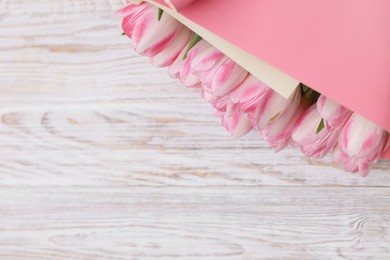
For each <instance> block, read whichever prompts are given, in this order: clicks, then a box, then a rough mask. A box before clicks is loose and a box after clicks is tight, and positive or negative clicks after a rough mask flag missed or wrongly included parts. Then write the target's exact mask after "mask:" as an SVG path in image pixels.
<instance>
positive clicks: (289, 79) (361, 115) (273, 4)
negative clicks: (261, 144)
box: [118, 0, 390, 176]
mask: <svg viewBox="0 0 390 260" xmlns="http://www.w3.org/2000/svg"><path fill="white" fill-rule="evenodd" d="M387 10H390V2H388V1H387V0H378V1H375V3H374V2H368V1H364V2H359V4H358V3H355V2H353V3H352V2H351V1H348V0H342V1H339V0H338V1H335V0H334V1H326V2H318V1H310V0H301V1H298V2H297V1H270V0H247V1H239V0H224V1H218V0H208V1H206V0H175V1H173V0H171V1H168V0H165V1H164V0H155V1H140V0H134V1H131V2H128V5H127V6H126V7H124V8H123V9H121V10H120V11H119V12H118V13H119V14H120V15H121V16H122V17H123V22H122V28H123V31H124V34H126V35H127V36H128V37H130V38H131V39H132V45H133V48H134V50H135V51H136V52H138V53H139V54H141V55H145V56H149V57H150V62H151V63H152V64H153V65H155V66H158V67H168V73H169V74H170V75H171V76H172V77H175V78H178V79H179V80H180V81H181V82H182V83H183V84H184V85H185V86H187V87H191V88H199V89H200V92H201V95H202V97H203V98H204V99H205V100H207V101H209V102H210V103H211V105H212V106H213V107H214V108H215V109H216V114H217V115H218V116H219V117H220V118H221V122H222V125H223V126H224V127H225V128H226V129H227V130H228V131H229V133H230V134H231V135H232V136H234V137H240V136H243V135H245V134H247V133H248V132H249V131H257V132H258V133H259V136H261V137H262V138H264V139H265V140H266V141H267V142H268V143H269V144H270V146H271V147H273V148H274V149H275V150H276V151H279V150H281V149H283V148H284V147H286V146H287V145H292V146H295V147H299V148H300V150H301V151H302V152H303V153H304V154H306V155H308V156H311V157H313V158H322V157H324V156H325V155H327V154H328V153H333V157H334V160H335V161H336V162H339V163H340V164H341V165H342V166H343V167H344V168H345V169H346V170H347V171H350V172H353V173H357V172H358V173H360V174H361V175H363V176H365V175H367V174H368V172H369V170H370V168H371V167H372V166H373V165H374V164H375V163H376V162H378V161H379V160H380V159H381V158H382V157H383V158H388V159H390V149H389V147H390V138H389V131H390V115H389V112H390V48H389V46H390V31H389V30H388V25H389V24H390V16H388V15H387Z"/></svg>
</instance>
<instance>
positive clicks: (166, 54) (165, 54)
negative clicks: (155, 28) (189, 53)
mask: <svg viewBox="0 0 390 260" xmlns="http://www.w3.org/2000/svg"><path fill="white" fill-rule="evenodd" d="M191 36H192V31H191V30H190V29H188V28H187V27H185V26H183V27H182V28H181V29H180V30H179V31H178V32H177V34H176V35H175V37H174V38H173V39H172V41H171V42H170V43H169V45H168V46H167V47H165V49H163V50H162V51H161V52H160V53H158V54H156V55H155V56H152V57H150V58H149V60H150V62H151V63H152V64H153V65H154V66H156V67H167V66H170V65H172V63H173V62H174V61H175V60H176V59H177V57H178V56H179V54H180V52H181V51H182V50H183V49H184V47H185V46H186V45H187V44H188V42H189V41H190V39H191Z"/></svg>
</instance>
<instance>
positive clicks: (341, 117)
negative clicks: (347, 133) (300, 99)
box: [317, 95, 352, 130]
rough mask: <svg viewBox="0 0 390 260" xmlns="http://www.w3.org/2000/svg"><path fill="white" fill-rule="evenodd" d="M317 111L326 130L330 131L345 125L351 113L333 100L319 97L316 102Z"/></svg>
mask: <svg viewBox="0 0 390 260" xmlns="http://www.w3.org/2000/svg"><path fill="white" fill-rule="evenodd" d="M317 109H318V112H319V113H320V115H321V117H322V118H323V120H324V125H325V127H326V129H328V130H332V129H337V128H341V127H343V126H344V125H345V123H346V122H347V120H348V118H349V117H350V116H351V114H352V112H351V111H350V110H349V109H347V108H345V107H343V106H342V105H340V104H338V103H336V102H334V101H333V100H331V99H329V98H327V97H325V96H324V95H321V96H320V97H319V98H318V101H317Z"/></svg>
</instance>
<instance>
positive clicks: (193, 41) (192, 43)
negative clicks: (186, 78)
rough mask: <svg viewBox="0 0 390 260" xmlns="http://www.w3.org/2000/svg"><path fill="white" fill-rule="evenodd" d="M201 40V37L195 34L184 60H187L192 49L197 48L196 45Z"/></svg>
mask: <svg viewBox="0 0 390 260" xmlns="http://www.w3.org/2000/svg"><path fill="white" fill-rule="evenodd" d="M200 40H202V37H200V36H199V35H197V34H196V33H195V34H194V36H192V39H191V41H190V44H189V45H188V47H187V50H186V52H185V53H184V56H183V60H185V59H186V58H187V55H188V52H189V51H190V50H191V49H192V47H194V46H195V44H197V43H198V42H199V41H200Z"/></svg>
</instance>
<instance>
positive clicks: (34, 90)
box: [0, 0, 390, 259]
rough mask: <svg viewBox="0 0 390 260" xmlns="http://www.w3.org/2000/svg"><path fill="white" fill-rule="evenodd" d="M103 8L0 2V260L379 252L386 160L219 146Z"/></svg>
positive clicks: (193, 97) (195, 110)
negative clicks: (363, 166) (364, 169)
mask: <svg viewBox="0 0 390 260" xmlns="http://www.w3.org/2000/svg"><path fill="white" fill-rule="evenodd" d="M122 5H123V1H119V0H118V1H114V0H93V1H92V0H80V1H70V0H68V1H66V0H56V1H50V0H38V1H27V0H24V1H23V0H0V76H1V80H0V147H1V149H0V259H176V258H180V259H390V234H389V233H390V174H389V173H390V163H389V162H388V161H387V162H385V161H383V162H381V163H379V165H377V166H376V167H375V169H374V170H373V171H372V172H371V174H370V175H369V177H367V178H360V177H357V176H353V175H349V174H347V173H345V172H344V171H343V170H342V169H340V168H339V167H338V166H337V165H335V164H334V163H332V160H331V158H330V157H327V158H325V159H323V160H320V161H318V160H311V159H309V158H307V157H304V156H302V155H301V154H300V152H299V151H297V150H296V149H291V148H288V149H286V150H284V151H282V152H279V153H277V154H275V153H274V152H273V151H272V150H270V149H269V148H268V146H267V144H266V143H264V142H263V141H261V140H259V138H258V136H257V135H256V134H255V133H252V134H250V135H249V136H246V137H244V138H241V139H238V140H234V139H231V138H230V137H229V135H228V134H227V133H226V132H225V130H224V129H223V128H222V127H221V126H220V123H219V119H218V118H216V117H214V116H212V115H213V110H212V109H211V108H210V106H209V105H208V104H206V103H205V102H204V101H203V100H202V99H201V98H200V95H199V93H197V92H195V93H194V91H193V90H189V89H186V88H184V87H182V86H181V85H180V84H179V83H178V82H177V81H176V80H174V79H171V78H169V77H168V76H167V75H166V73H165V70H164V69H157V68H153V67H152V66H151V65H149V64H148V62H147V59H146V58H144V57H139V56H138V55H137V54H135V53H134V52H133V51H132V50H131V44H130V41H129V40H128V39H127V38H125V37H122V36H120V33H121V28H120V19H118V18H116V17H114V15H113V13H114V11H115V10H117V9H119V8H120V7H121V6H122Z"/></svg>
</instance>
